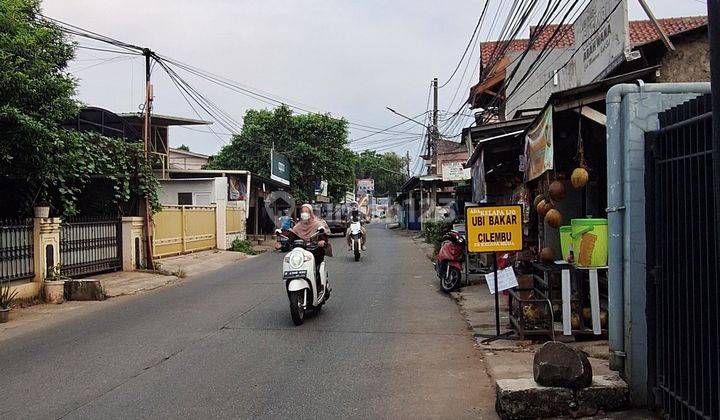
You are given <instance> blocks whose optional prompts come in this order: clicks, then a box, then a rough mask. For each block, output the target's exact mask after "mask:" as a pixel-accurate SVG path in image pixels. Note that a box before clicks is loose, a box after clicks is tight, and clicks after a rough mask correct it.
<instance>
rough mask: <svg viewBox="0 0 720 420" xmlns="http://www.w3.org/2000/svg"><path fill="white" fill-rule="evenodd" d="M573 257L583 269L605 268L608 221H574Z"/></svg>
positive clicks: (571, 224) (571, 223)
mask: <svg viewBox="0 0 720 420" xmlns="http://www.w3.org/2000/svg"><path fill="white" fill-rule="evenodd" d="M570 226H571V227H572V233H571V234H570V235H571V237H572V244H573V255H574V257H575V263H576V264H577V265H578V266H581V267H604V266H606V265H607V256H608V248H607V243H608V228H607V219H591V218H588V219H572V220H571V221H570Z"/></svg>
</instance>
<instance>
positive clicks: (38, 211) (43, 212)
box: [35, 205, 50, 219]
mask: <svg viewBox="0 0 720 420" xmlns="http://www.w3.org/2000/svg"><path fill="white" fill-rule="evenodd" d="M35 217H42V218H44V219H47V218H48V217H50V206H40V205H38V206H35Z"/></svg>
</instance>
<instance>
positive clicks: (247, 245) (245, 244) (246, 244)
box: [230, 238, 257, 255]
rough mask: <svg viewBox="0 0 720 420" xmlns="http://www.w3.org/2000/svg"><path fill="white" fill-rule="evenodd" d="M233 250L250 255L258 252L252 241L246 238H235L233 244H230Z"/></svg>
mask: <svg viewBox="0 0 720 420" xmlns="http://www.w3.org/2000/svg"><path fill="white" fill-rule="evenodd" d="M230 250H231V251H235V252H242V253H244V254H248V255H255V254H257V252H256V251H255V249H253V245H252V242H250V241H248V240H247V239H246V240H242V239H240V238H237V239H235V240H234V241H232V245H231V246H230Z"/></svg>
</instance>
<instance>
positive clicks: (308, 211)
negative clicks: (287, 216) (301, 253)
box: [275, 204, 333, 290]
mask: <svg viewBox="0 0 720 420" xmlns="http://www.w3.org/2000/svg"><path fill="white" fill-rule="evenodd" d="M321 227H322V228H324V229H325V233H323V234H321V235H319V236H317V245H318V246H317V248H316V249H315V250H313V251H311V252H312V253H313V256H314V257H315V269H317V268H318V267H320V263H321V262H323V260H324V259H325V256H326V255H327V256H328V257H332V256H333V255H332V247H331V246H330V243H329V242H328V241H327V234H328V233H330V227H329V226H328V224H327V223H326V222H325V220H323V219H321V218H319V217H317V216H315V214H314V213H313V209H312V206H311V205H310V204H303V205H302V206H301V207H300V220H299V221H298V222H297V223H295V226H293V228H292V230H291V232H292V234H293V235H295V236H296V237H297V238H299V239H302V240H303V241H310V240H311V239H312V238H313V236H314V235H315V234H316V233H317V230H318V228H321ZM291 239H292V238H291ZM279 248H280V244H279V243H276V244H275V249H279ZM316 279H318V280H317V281H318V290H320V280H319V276H316Z"/></svg>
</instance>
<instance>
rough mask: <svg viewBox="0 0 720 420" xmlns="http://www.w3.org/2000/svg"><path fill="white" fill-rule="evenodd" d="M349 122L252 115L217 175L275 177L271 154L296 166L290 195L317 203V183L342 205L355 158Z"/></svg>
mask: <svg viewBox="0 0 720 420" xmlns="http://www.w3.org/2000/svg"><path fill="white" fill-rule="evenodd" d="M347 135H348V131H347V122H346V121H345V120H343V119H337V118H333V117H331V116H329V115H319V114H300V115H294V114H293V112H292V110H291V109H290V108H288V107H287V106H284V105H283V106H280V107H278V108H276V109H274V110H265V109H263V110H248V111H247V112H246V113H245V117H244V118H243V129H242V132H241V133H240V134H239V135H236V136H234V137H233V138H232V139H231V140H230V143H228V144H227V145H226V146H224V147H223V148H222V150H220V152H219V153H218V154H217V155H216V156H215V157H214V158H213V160H212V162H211V163H210V164H209V167H210V168H212V169H244V170H249V171H251V172H254V173H257V174H259V175H262V176H270V149H271V148H272V146H273V144H274V146H275V150H276V151H278V152H279V153H282V154H283V155H285V157H287V158H288V160H289V161H290V190H291V193H292V195H293V196H294V197H295V199H296V200H298V201H308V200H311V199H313V198H314V195H313V194H314V184H315V181H319V180H325V181H327V182H328V194H329V195H330V196H331V197H332V198H333V199H334V200H339V199H341V198H342V197H343V196H344V192H345V191H347V190H348V189H350V190H352V185H353V166H354V162H355V156H354V153H353V152H352V151H350V150H349V149H348V148H347Z"/></svg>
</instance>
